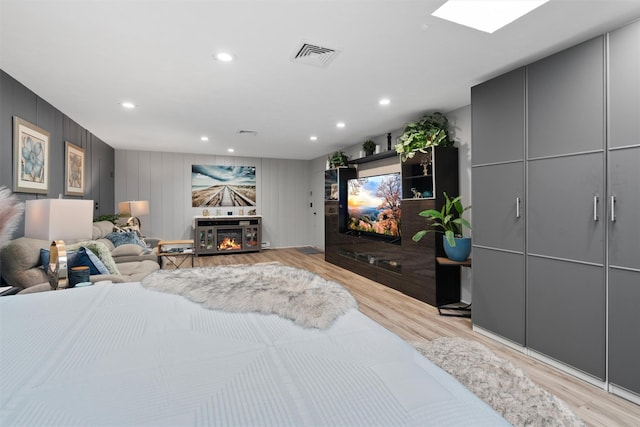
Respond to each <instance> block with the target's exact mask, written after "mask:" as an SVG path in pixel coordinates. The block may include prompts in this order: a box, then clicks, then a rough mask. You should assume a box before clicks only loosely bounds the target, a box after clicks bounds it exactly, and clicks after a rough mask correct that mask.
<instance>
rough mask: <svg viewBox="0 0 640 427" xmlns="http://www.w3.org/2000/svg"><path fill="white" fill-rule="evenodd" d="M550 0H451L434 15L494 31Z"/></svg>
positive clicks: (483, 29) (468, 25)
mask: <svg viewBox="0 0 640 427" xmlns="http://www.w3.org/2000/svg"><path fill="white" fill-rule="evenodd" d="M547 1H549V0H449V1H447V2H446V3H445V4H443V5H442V6H440V8H439V9H438V10H436V11H435V12H433V13H432V15H433V16H435V17H438V18H442V19H446V20H447V21H451V22H455V23H456V24H460V25H464V26H467V27H471V28H474V29H476V30H480V31H484V32H486V33H493V32H494V31H496V30H499V29H500V28H502V27H504V26H506V25H507V24H510V23H511V22H513V21H515V20H516V19H518V18H520V17H521V16H523V15H526V14H527V13H529V12H531V11H532V10H534V9H536V8H537V7H540V6H542V5H543V4H545V3H546V2H547Z"/></svg>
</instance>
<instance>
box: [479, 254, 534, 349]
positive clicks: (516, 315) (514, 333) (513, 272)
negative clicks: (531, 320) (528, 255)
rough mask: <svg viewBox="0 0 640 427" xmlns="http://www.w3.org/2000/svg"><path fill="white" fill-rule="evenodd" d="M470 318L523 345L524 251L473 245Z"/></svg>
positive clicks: (485, 327) (489, 329)
mask: <svg viewBox="0 0 640 427" xmlns="http://www.w3.org/2000/svg"><path fill="white" fill-rule="evenodd" d="M472 292H473V293H472V301H473V311H472V321H473V324H474V325H478V326H480V327H482V328H484V329H486V330H488V331H491V332H492V333H495V334H498V335H500V336H502V337H504V338H507V339H509V340H511V341H513V342H516V343H518V344H520V345H525V323H524V322H525V286H524V255H523V254H516V253H509V252H502V251H496V250H492V249H485V248H478V247H474V249H473V290H472Z"/></svg>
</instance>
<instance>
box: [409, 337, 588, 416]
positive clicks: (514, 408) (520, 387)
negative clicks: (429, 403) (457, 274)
mask: <svg viewBox="0 0 640 427" xmlns="http://www.w3.org/2000/svg"><path fill="white" fill-rule="evenodd" d="M412 344H413V346H414V347H415V348H416V349H417V350H418V351H419V352H420V353H422V354H423V355H424V356H425V357H426V358H427V359H429V360H431V361H432V362H433V363H435V364H436V365H438V366H440V367H441V368H442V369H444V370H445V371H447V372H449V373H450V374H451V375H453V376H454V377H455V378H456V379H457V380H458V381H460V382H461V383H462V384H463V385H464V386H465V387H467V388H468V389H469V390H471V391H472V392H474V393H475V394H476V395H477V396H478V397H480V398H481V399H482V400H484V401H485V402H486V403H487V404H489V405H490V406H491V407H492V408H493V409H495V410H496V411H497V412H498V413H499V414H501V415H502V416H503V417H504V418H505V419H506V420H507V421H509V422H510V423H511V424H513V425H514V426H536V427H539V426H584V423H583V422H582V420H580V418H578V417H577V416H576V415H575V414H574V413H573V411H571V409H570V408H569V407H568V406H567V405H566V403H564V402H563V401H561V400H560V399H558V398H557V397H556V396H554V395H553V394H551V393H549V392H548V391H546V390H544V389H542V388H541V387H539V386H538V385H536V384H535V383H534V382H533V381H531V379H529V377H527V375H526V374H525V373H524V372H523V371H522V370H521V369H520V368H518V367H516V366H515V365H513V364H512V363H511V362H509V361H507V360H504V359H502V358H500V357H498V356H496V355H495V354H494V353H493V352H492V351H491V350H489V349H488V348H487V347H485V346H484V345H482V344H480V343H478V342H476V341H473V340H469V339H465V338H458V337H443V338H437V339H435V340H433V341H430V342H426V343H424V342H414V343H412Z"/></svg>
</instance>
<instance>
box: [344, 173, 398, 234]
mask: <svg viewBox="0 0 640 427" xmlns="http://www.w3.org/2000/svg"><path fill="white" fill-rule="evenodd" d="M401 198H402V181H401V179H400V173H399V172H398V173H388V174H384V175H375V176H369V177H365V178H355V179H349V180H348V181H347V231H348V232H349V233H357V234H358V235H367V236H371V237H377V238H380V239H383V240H387V241H390V242H394V243H399V242H400V214H401V210H400V200H401Z"/></svg>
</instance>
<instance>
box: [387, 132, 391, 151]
mask: <svg viewBox="0 0 640 427" xmlns="http://www.w3.org/2000/svg"><path fill="white" fill-rule="evenodd" d="M387 151H391V132H389V133H388V134H387Z"/></svg>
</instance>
